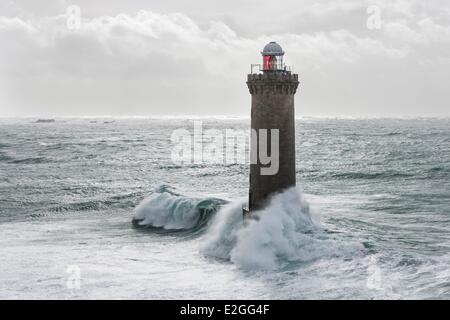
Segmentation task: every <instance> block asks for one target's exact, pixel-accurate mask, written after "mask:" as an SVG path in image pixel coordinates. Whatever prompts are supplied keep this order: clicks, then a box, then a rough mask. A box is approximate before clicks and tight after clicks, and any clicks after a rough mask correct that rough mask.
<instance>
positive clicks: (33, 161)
mask: <svg viewBox="0 0 450 320" xmlns="http://www.w3.org/2000/svg"><path fill="white" fill-rule="evenodd" d="M49 162H52V161H51V160H49V159H47V158H44V157H36V158H25V159H14V160H11V161H9V163H12V164H39V163H49Z"/></svg>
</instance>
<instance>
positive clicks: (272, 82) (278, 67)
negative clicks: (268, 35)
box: [244, 41, 299, 216]
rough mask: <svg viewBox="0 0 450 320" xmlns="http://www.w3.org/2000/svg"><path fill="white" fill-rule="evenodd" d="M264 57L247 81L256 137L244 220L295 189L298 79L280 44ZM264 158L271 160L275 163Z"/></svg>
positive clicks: (269, 46) (272, 44) (270, 46)
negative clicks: (268, 157)
mask: <svg viewBox="0 0 450 320" xmlns="http://www.w3.org/2000/svg"><path fill="white" fill-rule="evenodd" d="M261 54H262V59H263V63H262V65H260V64H256V65H252V68H251V73H250V74H249V75H248V78H247V85H248V88H249V91H250V94H251V95H252V110H251V127H252V135H251V151H250V158H251V163H250V192H249V201H248V208H245V209H244V216H245V215H246V214H247V213H250V214H251V212H252V211H255V210H258V209H261V208H262V207H263V206H264V205H265V204H266V203H267V200H268V199H269V198H270V196H271V195H273V194H274V193H277V192H281V191H283V190H284V189H287V188H289V187H292V186H295V111H294V95H295V92H296V91H297V87H298V84H299V81H298V75H297V74H293V73H291V70H290V68H287V67H286V66H285V65H284V63H283V56H284V51H283V49H282V48H281V46H280V45H279V44H278V43H276V42H274V41H272V42H270V43H269V44H267V45H266V46H265V47H264V49H263V51H262V52H261ZM255 67H256V68H257V71H256V72H255V73H254V69H255ZM277 138H278V139H277ZM264 155H268V156H270V158H271V159H270V162H271V163H268V161H267V157H264ZM275 162H277V163H275ZM268 167H271V169H267V168H268Z"/></svg>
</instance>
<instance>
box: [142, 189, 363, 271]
mask: <svg viewBox="0 0 450 320" xmlns="http://www.w3.org/2000/svg"><path fill="white" fill-rule="evenodd" d="M244 202H245V199H241V200H237V201H233V202H230V203H227V202H226V201H224V200H221V199H217V198H206V199H197V198H190V197H186V196H182V195H180V194H177V193H175V192H174V191H172V190H170V189H169V188H168V187H167V186H163V187H158V188H157V189H155V190H154V191H153V193H152V194H151V195H150V196H148V197H147V198H146V199H144V200H143V201H142V202H141V203H140V204H139V205H138V206H137V207H136V208H135V209H134V213H133V224H134V225H135V226H136V227H141V228H146V229H151V230H158V231H160V232H161V231H162V232H183V234H190V235H192V234H198V231H205V230H207V233H206V235H205V238H204V239H203V240H204V241H203V243H202V245H201V248H200V251H201V253H202V254H203V255H205V256H207V257H211V258H215V259H219V260H226V261H231V262H232V263H234V264H235V265H237V266H238V267H240V268H242V269H251V270H254V269H276V268H279V267H283V266H284V265H286V264H289V263H292V262H299V263H307V262H310V261H314V260H317V259H321V258H333V257H344V258H347V257H353V256H354V255H355V253H358V252H363V251H364V250H365V249H364V246H363V245H362V244H361V243H355V242H353V241H350V240H348V239H346V238H343V237H342V236H341V235H336V234H331V233H328V232H327V231H326V230H324V229H323V228H322V227H321V226H320V224H319V222H318V219H317V218H316V215H315V214H313V212H311V209H310V206H309V204H308V202H307V201H306V200H305V199H304V197H303V194H302V193H301V192H300V190H299V189H298V188H296V187H294V188H291V189H288V190H286V191H284V192H283V193H280V194H277V195H275V196H274V197H273V198H272V199H271V201H270V203H269V205H268V206H267V207H266V208H265V209H263V210H260V211H256V212H254V213H253V214H254V216H255V217H256V218H257V219H248V220H246V221H244V220H243V218H242V205H243V204H244ZM213 217H215V218H214V220H212V218H213ZM211 221H212V224H210V223H209V222H211Z"/></svg>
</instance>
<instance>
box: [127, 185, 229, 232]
mask: <svg viewBox="0 0 450 320" xmlns="http://www.w3.org/2000/svg"><path fill="white" fill-rule="evenodd" d="M225 203H226V201H225V200H222V199H218V198H205V199H197V198H189V197H185V196H182V195H180V194H177V193H175V192H174V191H173V190H170V188H169V187H167V186H160V187H157V188H156V189H155V190H154V191H153V193H152V194H151V195H150V196H148V197H147V198H146V199H144V200H143V201H142V202H141V203H140V204H139V205H138V206H137V207H136V208H135V209H134V212H133V225H134V226H136V227H145V228H152V229H154V228H157V229H160V230H167V231H190V232H198V231H201V230H203V229H204V228H205V227H206V225H207V224H208V222H209V221H210V220H211V218H212V217H213V216H214V214H215V213H216V212H217V211H218V210H219V208H220V206H222V205H223V204H225Z"/></svg>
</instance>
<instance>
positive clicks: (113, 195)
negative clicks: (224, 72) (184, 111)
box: [0, 117, 450, 299]
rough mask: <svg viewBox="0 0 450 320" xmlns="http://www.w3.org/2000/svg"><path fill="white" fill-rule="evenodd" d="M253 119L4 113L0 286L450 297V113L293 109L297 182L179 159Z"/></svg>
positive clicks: (151, 293)
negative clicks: (254, 202)
mask: <svg viewBox="0 0 450 320" xmlns="http://www.w3.org/2000/svg"><path fill="white" fill-rule="evenodd" d="M194 120H195V121H200V120H201V121H202V124H203V127H204V128H211V129H216V130H219V131H224V130H226V129H236V130H247V129H248V128H249V125H250V121H249V119H245V118H232V117H222V118H213V117H211V118H208V117H204V118H197V119H189V118H182V117H180V118H116V119H103V118H95V119H94V118H89V119H88V118H73V119H72V118H58V119H56V121H55V122H39V123H37V122H36V119H31V118H30V119H0V271H1V272H0V298H1V299H28V298H29V299H47V298H51V299H98V298H101V299H121V298H125V299H175V298H176V299H415V298H417V299H434V298H436V299H450V268H449V265H450V161H449V160H450V119H434V118H424V119H339V118H337V119H321V118H301V119H297V120H296V156H297V157H296V162H297V184H298V186H297V188H292V189H289V190H287V191H285V192H284V193H281V194H278V195H276V196H274V198H273V199H272V201H271V202H270V204H269V206H268V207H267V208H266V209H264V210H262V211H261V212H260V213H259V215H260V219H259V220H250V221H248V222H246V223H244V222H243V220H242V205H243V204H244V203H245V201H246V200H247V196H248V174H249V165H248V164H247V163H181V164H180V163H174V161H173V160H172V151H173V146H172V142H171V135H172V133H173V132H174V130H177V129H186V130H188V131H192V130H193V123H194Z"/></svg>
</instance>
